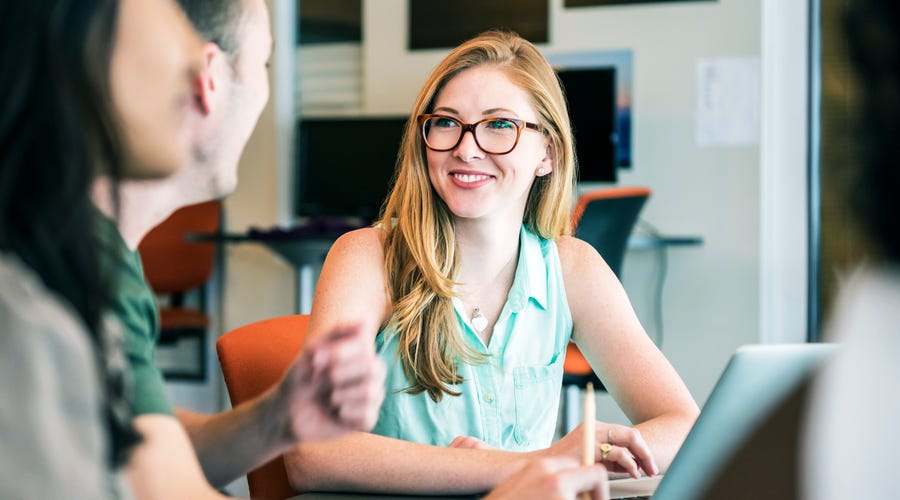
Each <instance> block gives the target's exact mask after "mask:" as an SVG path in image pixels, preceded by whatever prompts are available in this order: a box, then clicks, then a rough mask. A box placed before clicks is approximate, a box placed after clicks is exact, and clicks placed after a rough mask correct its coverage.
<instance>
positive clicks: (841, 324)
mask: <svg viewBox="0 0 900 500" xmlns="http://www.w3.org/2000/svg"><path fill="white" fill-rule="evenodd" d="M845 3H846V9H847V12H846V17H845V18H844V24H845V34H846V36H847V38H848V40H847V42H848V43H847V45H848V47H849V49H850V59H851V62H852V63H853V66H854V68H855V70H856V71H855V77H856V78H855V80H856V85H855V87H853V88H855V89H857V93H856V95H858V99H856V100H855V101H856V102H858V104H859V105H860V106H859V109H858V112H857V116H856V120H855V124H854V125H855V131H854V133H853V136H852V139H853V141H854V142H856V146H855V147H856V150H857V151H858V154H856V155H855V156H856V157H857V158H859V161H858V162H856V163H854V164H852V165H851V164H848V165H847V168H852V169H853V174H854V177H855V178H856V179H857V181H856V182H855V183H853V184H852V185H850V186H847V190H846V192H847V193H849V194H847V195H846V196H845V198H846V199H847V200H848V201H849V202H850V204H851V207H852V208H853V209H855V210H854V212H855V214H856V216H857V218H858V220H859V222H860V223H861V224H862V227H863V229H864V230H865V232H866V236H867V239H868V241H870V242H871V243H872V246H873V248H872V252H871V254H872V255H870V257H869V260H868V262H866V263H864V264H863V265H861V266H860V268H859V269H857V270H856V271H855V272H854V274H853V275H852V276H851V278H850V279H848V280H847V281H846V282H845V283H844V286H842V289H841V292H840V295H839V299H838V301H837V303H836V306H835V309H834V312H833V314H832V317H831V319H830V321H829V324H828V327H827V334H826V335H827V338H828V340H835V341H839V342H841V345H842V347H841V351H840V353H839V355H838V356H837V358H836V359H835V360H834V362H833V364H831V365H830V366H828V367H827V369H826V370H825V371H824V373H822V374H821V375H820V376H819V377H818V378H817V380H816V381H815V383H814V387H813V390H812V394H811V396H810V404H809V407H808V409H807V416H806V424H807V429H806V433H805V437H804V451H805V455H804V461H803V468H802V472H803V478H802V479H803V481H802V484H803V489H804V491H803V496H804V498H809V499H815V500H831V499H838V498H900V475H898V474H897V469H898V467H900V458H898V455H897V453H898V451H897V450H898V449H900V427H898V425H897V418H898V415H900V396H898V394H900V391H898V388H897V381H898V380H900V362H898V356H900V4H898V3H897V2H895V1H885V0H853V1H852V2H845Z"/></svg>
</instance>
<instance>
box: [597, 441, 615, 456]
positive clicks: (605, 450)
mask: <svg viewBox="0 0 900 500" xmlns="http://www.w3.org/2000/svg"><path fill="white" fill-rule="evenodd" d="M612 449H613V446H612V445H611V444H609V443H603V444H601V445H600V458H601V459H603V460H606V457H608V456H609V452H610V451H612Z"/></svg>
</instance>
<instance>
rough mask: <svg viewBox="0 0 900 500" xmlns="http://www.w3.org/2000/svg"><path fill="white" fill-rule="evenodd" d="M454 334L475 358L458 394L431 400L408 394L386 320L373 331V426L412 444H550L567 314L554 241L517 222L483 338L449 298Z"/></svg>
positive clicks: (465, 367)
mask: <svg viewBox="0 0 900 500" xmlns="http://www.w3.org/2000/svg"><path fill="white" fill-rule="evenodd" d="M453 306H454V309H455V311H456V317H457V320H458V323H459V331H458V332H456V333H457V334H458V335H462V336H463V337H464V338H465V340H466V342H468V343H469V345H470V346H472V347H473V348H474V349H475V350H476V351H479V352H481V353H484V354H488V355H489V356H488V358H487V359H486V361H485V362H484V363H483V364H475V365H470V364H464V363H461V364H460V366H459V373H460V374H461V375H462V376H463V378H464V381H463V382H462V383H461V384H459V385H458V386H455V387H454V388H455V389H456V390H458V391H460V392H462V395H460V396H456V397H454V396H449V395H446V394H445V395H444V397H443V399H442V400H441V402H440V403H435V402H434V401H432V400H431V398H429V397H428V394H427V393H422V394H417V395H411V394H408V393H406V392H404V389H406V388H407V387H409V386H410V383H409V380H408V379H407V378H406V375H405V373H404V371H403V367H402V365H401V363H400V358H399V356H398V355H397V352H398V351H397V345H398V338H397V335H396V332H395V331H393V330H391V329H390V327H389V328H388V329H385V330H383V331H381V332H380V333H379V334H378V336H377V337H376V348H377V351H378V353H379V355H380V356H381V357H382V359H383V360H384V362H385V364H386V365H387V379H386V381H385V385H386V396H385V399H384V403H383V404H382V407H381V411H380V414H379V418H378V423H377V424H376V425H375V428H374V429H373V430H372V432H373V433H375V434H379V435H382V436H388V437H392V438H397V439H403V440H406V441H413V442H417V443H425V444H432V445H437V446H446V445H448V444H449V443H450V442H451V441H452V440H453V439H454V438H455V437H457V436H471V437H475V438H478V439H480V440H482V441H484V442H486V443H488V444H490V445H492V446H495V447H497V448H501V449H505V450H514V451H530V450H535V449H540V448H546V447H547V446H549V445H550V443H551V441H552V439H553V435H554V433H555V430H556V419H557V414H558V408H559V397H560V388H561V385H562V375H563V361H564V359H565V354H566V346H567V345H568V342H569V339H570V337H571V335H572V314H571V312H570V310H569V305H568V301H567V300H566V294H565V287H564V284H563V278H562V269H561V266H560V261H559V254H558V252H557V248H556V243H554V242H553V241H549V240H544V239H542V238H539V237H538V236H536V235H534V234H532V233H531V232H530V231H528V230H527V229H525V228H524V227H523V228H522V231H521V233H520V246H519V261H518V264H517V266H516V274H515V278H514V279H513V284H512V287H511V289H510V291H509V295H508V296H507V299H506V303H505V304H504V306H503V309H502V310H501V312H500V317H499V319H498V320H497V322H496V324H495V326H494V332H493V335H492V336H491V339H490V343H489V345H484V343H483V342H482V341H481V339H480V338H479V337H478V335H477V334H476V333H475V331H474V330H473V329H472V326H471V324H470V322H469V319H468V318H467V316H466V314H465V312H464V310H463V307H462V303H461V302H459V301H458V300H457V299H454V302H453Z"/></svg>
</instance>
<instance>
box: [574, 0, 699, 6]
mask: <svg viewBox="0 0 900 500" xmlns="http://www.w3.org/2000/svg"><path fill="white" fill-rule="evenodd" d="M715 1H716V0H565V4H564V5H565V6H566V7H593V6H596V5H629V4H636V3H671V2H715Z"/></svg>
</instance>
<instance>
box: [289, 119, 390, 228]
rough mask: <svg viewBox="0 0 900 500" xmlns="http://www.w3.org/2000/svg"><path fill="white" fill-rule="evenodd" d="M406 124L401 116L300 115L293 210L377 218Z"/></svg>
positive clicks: (325, 214) (326, 214)
mask: <svg viewBox="0 0 900 500" xmlns="http://www.w3.org/2000/svg"><path fill="white" fill-rule="evenodd" d="M405 125H406V117H405V116H404V117H395V116H392V117H352V118H347V117H335V118H302V119H300V121H299V123H298V129H297V170H296V174H297V175H296V176H295V182H296V184H295V190H294V192H295V196H296V198H295V214H296V215H298V216H312V217H360V218H362V219H365V220H368V221H371V220H374V219H375V218H376V217H378V213H379V211H380V210H381V205H382V203H383V202H384V199H385V197H386V196H387V194H388V192H389V191H390V188H391V182H392V180H393V175H394V167H395V165H396V162H397V154H398V152H399V150H400V140H401V137H402V136H403V131H404V127H405Z"/></svg>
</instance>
